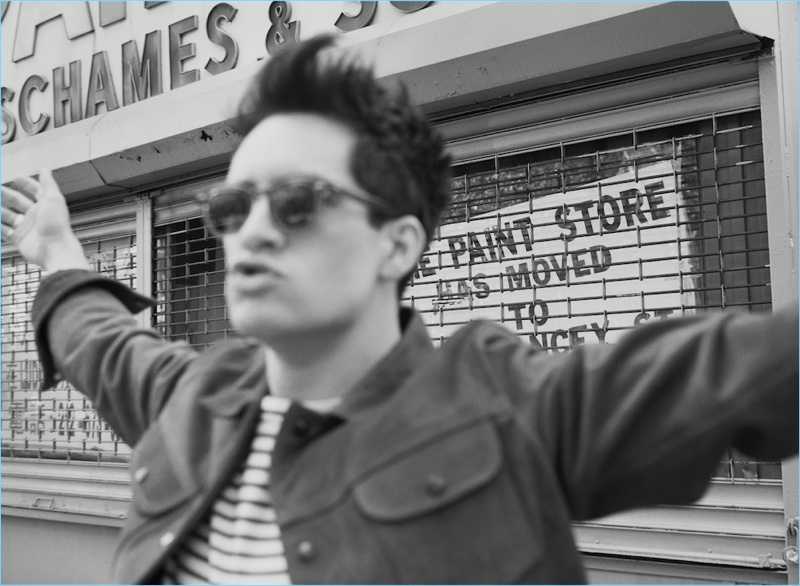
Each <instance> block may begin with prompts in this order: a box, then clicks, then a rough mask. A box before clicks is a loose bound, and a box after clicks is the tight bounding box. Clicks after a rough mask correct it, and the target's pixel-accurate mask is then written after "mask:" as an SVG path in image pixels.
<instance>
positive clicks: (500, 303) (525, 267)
mask: <svg viewBox="0 0 800 586" xmlns="http://www.w3.org/2000/svg"><path fill="white" fill-rule="evenodd" d="M638 177H639V179H638V180H637V179H636V177H635V175H634V172H633V171H628V172H626V173H623V174H621V175H618V176H616V177H613V178H611V179H605V180H603V181H600V182H598V183H597V184H593V185H586V186H583V187H580V188H578V189H575V190H573V191H569V192H567V193H563V194H562V193H557V194H551V195H546V196H543V197H538V198H534V199H532V200H531V201H529V202H525V203H520V204H516V205H512V206H508V207H504V208H500V209H499V210H497V211H496V212H492V213H489V214H483V215H481V216H478V217H476V218H472V219H470V220H469V221H468V222H462V223H455V224H445V225H443V226H442V227H441V229H440V234H439V238H438V239H437V240H435V241H434V242H433V243H432V244H431V246H430V248H429V250H428V251H427V252H426V254H425V256H424V257H423V259H422V261H421V262H420V265H419V267H418V270H417V272H416V274H415V277H414V280H413V283H412V285H411V286H410V287H409V288H408V290H407V293H406V301H407V302H410V303H412V304H413V306H414V307H415V308H416V309H417V310H418V311H421V312H422V314H423V316H424V318H425V321H426V322H427V324H428V329H429V332H430V333H431V335H432V336H433V337H434V338H435V339H436V338H446V337H448V336H450V335H452V333H453V332H454V331H455V329H457V328H458V327H460V326H461V325H463V324H464V323H466V322H468V321H471V320H474V319H488V320H491V321H496V322H501V323H503V324H504V325H506V326H507V327H509V328H510V329H511V330H512V331H514V332H517V333H519V334H520V335H522V336H523V337H524V338H525V339H527V340H528V341H529V342H530V343H532V344H535V345H538V346H542V347H546V348H550V349H558V350H563V349H566V348H570V347H574V346H575V345H579V344H583V343H587V342H611V341H614V340H615V339H616V338H617V337H618V336H619V334H620V333H621V332H622V331H623V330H624V329H627V328H630V327H631V326H633V325H635V324H636V323H640V322H642V321H646V320H648V319H653V318H658V319H663V318H665V317H667V316H669V315H672V314H673V313H685V311H683V310H682V308H683V307H685V306H687V305H689V306H690V305H694V303H695V293H694V290H693V289H694V287H693V281H692V279H691V278H690V277H689V276H688V275H689V274H690V272H691V265H690V260H689V259H690V258H691V254H690V251H689V248H688V246H689V245H688V244H687V242H688V236H689V234H688V231H687V221H686V218H685V217H684V215H685V214H684V211H683V205H682V204H683V202H682V196H681V194H680V193H679V192H677V190H676V188H675V179H674V174H673V170H672V165H671V164H670V162H661V163H657V164H654V165H649V166H647V167H640V168H639V169H638Z"/></svg>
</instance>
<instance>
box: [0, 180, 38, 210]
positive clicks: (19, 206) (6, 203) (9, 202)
mask: <svg viewBox="0 0 800 586" xmlns="http://www.w3.org/2000/svg"><path fill="white" fill-rule="evenodd" d="M2 201H3V207H4V208H8V209H9V210H11V211H14V212H20V213H23V214H24V213H25V212H27V211H28V210H29V209H31V206H33V203H34V202H33V200H31V198H30V197H29V196H27V195H25V194H23V193H22V192H20V191H17V190H16V189H12V188H10V187H6V186H5V185H4V186H3V191H2Z"/></svg>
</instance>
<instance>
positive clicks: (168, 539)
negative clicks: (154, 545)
mask: <svg viewBox="0 0 800 586" xmlns="http://www.w3.org/2000/svg"><path fill="white" fill-rule="evenodd" d="M173 541H175V534H174V533H173V532H172V531H170V532H168V533H164V535H162V536H161V537H159V539H158V543H159V544H160V545H161V547H167V546H169V544H170V543H172V542H173Z"/></svg>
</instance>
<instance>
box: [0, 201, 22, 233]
mask: <svg viewBox="0 0 800 586" xmlns="http://www.w3.org/2000/svg"><path fill="white" fill-rule="evenodd" d="M24 217H25V215H24V214H20V213H19V212H15V211H13V210H9V209H8V208H6V207H5V206H3V209H2V210H0V221H2V224H3V226H8V227H9V228H17V227H18V226H19V225H20V224H21V223H22V219H23V218H24Z"/></svg>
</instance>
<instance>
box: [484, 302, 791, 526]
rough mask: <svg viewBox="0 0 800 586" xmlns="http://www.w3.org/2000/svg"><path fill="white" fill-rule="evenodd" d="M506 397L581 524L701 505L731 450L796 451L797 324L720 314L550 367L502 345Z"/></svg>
mask: <svg viewBox="0 0 800 586" xmlns="http://www.w3.org/2000/svg"><path fill="white" fill-rule="evenodd" d="M499 354H502V355H503V356H504V359H503V363H504V364H503V365H502V366H501V368H503V369H505V371H506V373H508V375H509V376H510V377H511V379H512V380H510V381H509V384H508V385H507V386H506V393H507V394H508V396H509V397H510V398H511V401H512V402H514V403H515V405H514V408H515V412H516V413H517V421H518V422H519V424H520V425H523V426H525V427H526V428H527V429H526V432H527V433H529V434H531V437H535V438H536V440H537V441H540V442H541V446H542V448H543V449H544V450H545V451H546V453H547V454H548V457H549V458H550V459H551V460H552V462H554V465H555V467H556V474H557V475H558V478H559V479H560V482H561V484H562V486H563V487H564V492H565V494H566V495H567V498H568V499H569V502H570V505H571V508H572V511H573V515H574V517H575V518H576V519H581V520H582V519H588V518H593V517H599V516H603V515H606V514H609V513H612V512H615V511H619V510H622V509H628V508H633V507H637V506H646V505H653V504H676V503H687V502H692V501H694V500H697V499H698V498H699V497H700V496H702V494H703V492H704V490H705V488H706V486H707V483H708V481H709V480H710V478H711V476H712V474H713V472H714V470H715V468H716V465H717V463H718V462H719V460H720V459H721V456H722V454H723V451H724V450H725V448H727V447H728V446H733V447H735V448H737V449H739V450H741V451H742V452H744V453H745V454H747V455H749V456H751V457H754V458H757V459H763V460H780V459H782V458H785V457H789V456H791V455H794V454H796V453H797V449H798V317H797V310H796V309H791V310H788V311H781V312H778V313H775V314H770V315H766V314H760V315H750V314H742V313H736V312H734V313H720V314H715V315H713V316H707V317H704V318H678V319H671V320H666V321H661V322H658V323H655V324H647V325H643V326H641V327H638V328H635V329H634V330H633V331H631V332H629V333H628V334H627V335H626V336H624V337H623V339H622V340H621V341H620V342H619V343H618V344H615V345H596V346H581V347H579V348H578V349H576V350H574V351H572V352H569V353H566V354H559V355H556V356H548V355H546V354H545V353H544V352H541V351H536V350H534V349H531V348H529V347H527V346H524V345H515V346H514V347H513V349H512V347H511V345H510V344H508V345H506V348H505V351H504V352H500V353H499Z"/></svg>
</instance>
